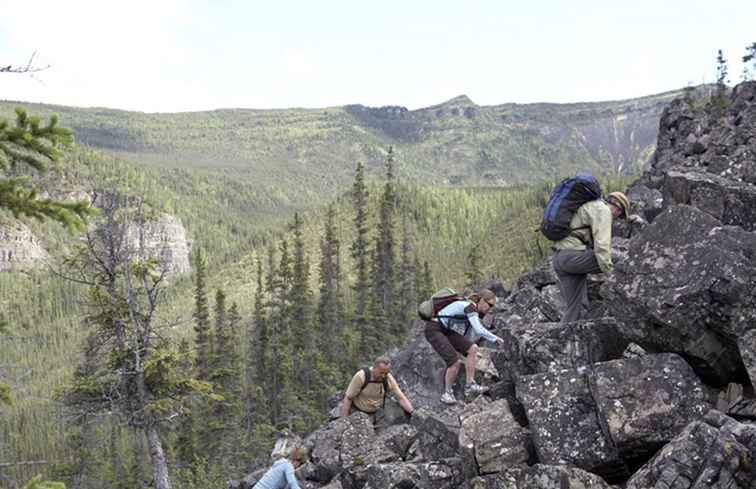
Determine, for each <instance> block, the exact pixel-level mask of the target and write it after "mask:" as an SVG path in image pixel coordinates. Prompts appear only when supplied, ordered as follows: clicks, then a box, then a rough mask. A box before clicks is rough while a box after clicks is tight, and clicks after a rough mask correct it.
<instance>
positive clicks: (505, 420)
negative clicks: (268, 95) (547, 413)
mask: <svg viewBox="0 0 756 489" xmlns="http://www.w3.org/2000/svg"><path fill="white" fill-rule="evenodd" d="M475 404H482V406H481V407H480V409H469V410H466V411H465V412H463V413H462V415H461V429H460V431H459V446H460V451H461V454H462V459H463V460H464V462H465V466H466V467H468V468H469V469H471V472H475V473H478V474H491V473H496V472H501V471H503V470H505V469H506V468H507V467H509V466H512V465H518V464H525V463H527V462H528V460H529V459H530V453H529V451H528V444H529V433H528V431H527V430H526V429H524V428H522V427H521V426H520V425H519V424H518V423H517V421H516V420H515V419H514V416H512V413H511V412H510V410H509V405H508V404H507V401H506V400H503V399H502V400H499V401H494V402H491V403H489V402H487V401H484V398H479V400H478V401H476V403H475ZM471 407H472V406H471Z"/></svg>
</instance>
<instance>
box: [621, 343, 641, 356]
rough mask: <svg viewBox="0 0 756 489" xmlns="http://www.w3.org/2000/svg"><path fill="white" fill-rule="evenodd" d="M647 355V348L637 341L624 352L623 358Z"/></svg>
mask: <svg viewBox="0 0 756 489" xmlns="http://www.w3.org/2000/svg"><path fill="white" fill-rule="evenodd" d="M644 355H646V350H645V349H644V348H643V347H642V346H640V345H639V344H637V343H630V344H629V345H627V348H625V351H623V352H622V358H637V357H642V356H644Z"/></svg>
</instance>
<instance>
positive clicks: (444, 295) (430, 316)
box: [417, 287, 464, 321]
mask: <svg viewBox="0 0 756 489" xmlns="http://www.w3.org/2000/svg"><path fill="white" fill-rule="evenodd" d="M463 299H464V297H462V296H461V295H460V294H458V293H456V292H455V291H454V289H450V288H449V287H445V288H443V289H441V290H439V291H438V292H436V293H435V294H433V295H432V296H431V297H430V299H428V300H427V301H425V302H423V303H421V304H420V305H419V306H418V307H417V315H418V316H419V317H420V319H423V320H425V321H432V320H434V319H436V318H437V317H438V311H440V310H441V309H443V308H444V307H446V306H448V305H449V304H451V303H452V302H454V301H459V300H463Z"/></svg>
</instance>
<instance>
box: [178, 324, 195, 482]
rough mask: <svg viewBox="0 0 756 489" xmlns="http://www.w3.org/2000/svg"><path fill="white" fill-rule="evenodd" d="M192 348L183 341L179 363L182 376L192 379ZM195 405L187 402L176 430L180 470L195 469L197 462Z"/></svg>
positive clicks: (188, 400)
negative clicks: (194, 465)
mask: <svg viewBox="0 0 756 489" xmlns="http://www.w3.org/2000/svg"><path fill="white" fill-rule="evenodd" d="M190 350H191V347H190V345H189V341H187V340H186V339H182V340H181V342H180V343H179V346H178V354H179V362H178V369H179V372H181V374H182V375H184V376H187V377H190V376H192V374H193V365H192V359H191V355H190ZM193 404H194V405H198V401H197V400H195V402H194V403H192V399H191V398H189V399H187V400H186V402H185V405H184V413H183V416H181V418H180V419H179V422H178V427H177V429H176V440H175V447H174V450H173V451H174V452H175V456H176V463H177V465H178V467H179V468H187V467H193V464H194V463H195V461H196V460H197V416H196V415H195V412H194V406H193Z"/></svg>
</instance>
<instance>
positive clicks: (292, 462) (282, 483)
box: [252, 448, 303, 489]
mask: <svg viewBox="0 0 756 489" xmlns="http://www.w3.org/2000/svg"><path fill="white" fill-rule="evenodd" d="M302 455H303V454H302V451H301V450H300V449H299V448H294V449H292V450H291V452H289V456H288V457H286V458H281V459H278V460H277V461H276V462H275V463H274V464H273V466H272V467H271V468H270V469H268V471H267V472H265V475H264V476H262V479H260V480H259V481H257V483H256V484H255V485H254V486H252V489H301V488H300V487H299V484H298V483H297V478H296V477H294V471H295V470H296V469H297V468H299V466H300V465H301V463H302V458H303V457H302Z"/></svg>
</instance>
